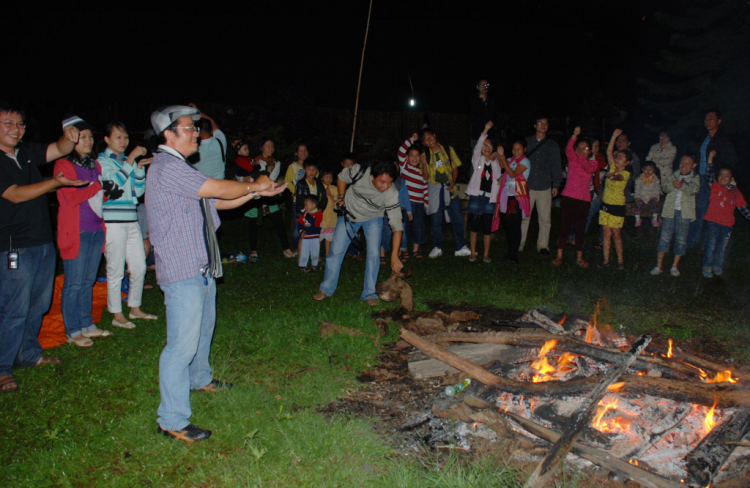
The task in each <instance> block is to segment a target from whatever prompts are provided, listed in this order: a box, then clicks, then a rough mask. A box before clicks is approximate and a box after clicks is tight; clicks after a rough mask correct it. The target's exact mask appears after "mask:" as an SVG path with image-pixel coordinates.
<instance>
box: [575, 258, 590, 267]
mask: <svg viewBox="0 0 750 488" xmlns="http://www.w3.org/2000/svg"><path fill="white" fill-rule="evenodd" d="M576 264H577V265H578V266H580V267H581V268H583V269H586V268H588V267H589V263H587V262H586V261H584V260H583V259H581V260H580V261H576Z"/></svg>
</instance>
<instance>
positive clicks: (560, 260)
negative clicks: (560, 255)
mask: <svg viewBox="0 0 750 488" xmlns="http://www.w3.org/2000/svg"><path fill="white" fill-rule="evenodd" d="M561 264H562V259H554V260H552V266H560V265H561Z"/></svg>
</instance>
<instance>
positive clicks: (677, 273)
mask: <svg viewBox="0 0 750 488" xmlns="http://www.w3.org/2000/svg"><path fill="white" fill-rule="evenodd" d="M669 274H671V275H672V276H680V270H679V269H677V268H675V267H672V269H670V270H669Z"/></svg>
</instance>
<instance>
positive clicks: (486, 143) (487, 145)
mask: <svg viewBox="0 0 750 488" xmlns="http://www.w3.org/2000/svg"><path fill="white" fill-rule="evenodd" d="M482 146H484V147H492V144H490V143H489V142H485V143H484V144H482Z"/></svg>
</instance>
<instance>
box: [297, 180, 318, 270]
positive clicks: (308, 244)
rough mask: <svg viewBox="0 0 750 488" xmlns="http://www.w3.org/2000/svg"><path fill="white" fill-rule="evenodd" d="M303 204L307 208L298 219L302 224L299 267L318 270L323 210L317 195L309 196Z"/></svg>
mask: <svg viewBox="0 0 750 488" xmlns="http://www.w3.org/2000/svg"><path fill="white" fill-rule="evenodd" d="M297 201H299V200H297ZM303 204H304V206H305V207H304V208H305V209H304V211H303V212H302V215H301V216H300V218H299V220H298V223H299V225H300V233H299V236H300V253H299V269H300V270H302V271H304V272H305V273H309V272H310V271H317V270H318V257H319V256H320V224H321V223H322V222H323V212H321V211H320V210H318V197H317V196H316V195H309V196H307V197H306V198H305V200H304V201H303ZM308 257H309V258H310V261H311V265H312V266H311V267H310V268H308V267H307V258H308Z"/></svg>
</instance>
